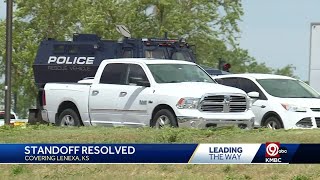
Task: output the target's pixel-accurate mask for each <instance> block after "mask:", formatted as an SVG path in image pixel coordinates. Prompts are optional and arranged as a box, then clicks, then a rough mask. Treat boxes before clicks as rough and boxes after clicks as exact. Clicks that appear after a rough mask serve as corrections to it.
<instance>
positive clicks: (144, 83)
mask: <svg viewBox="0 0 320 180" xmlns="http://www.w3.org/2000/svg"><path fill="white" fill-rule="evenodd" d="M136 84H137V86H144V87H150V82H149V81H137V82H136Z"/></svg>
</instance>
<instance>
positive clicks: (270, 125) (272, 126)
mask: <svg viewBox="0 0 320 180" xmlns="http://www.w3.org/2000/svg"><path fill="white" fill-rule="evenodd" d="M267 128H269V129H272V130H275V129H279V127H278V124H277V122H275V121H270V122H268V124H267Z"/></svg>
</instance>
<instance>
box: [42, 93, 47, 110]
mask: <svg viewBox="0 0 320 180" xmlns="http://www.w3.org/2000/svg"><path fill="white" fill-rule="evenodd" d="M46 104H47V102H46V92H45V91H44V90H43V91H42V106H45V105H46Z"/></svg>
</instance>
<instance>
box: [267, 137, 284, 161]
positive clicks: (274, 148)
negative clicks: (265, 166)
mask: <svg viewBox="0 0 320 180" xmlns="http://www.w3.org/2000/svg"><path fill="white" fill-rule="evenodd" d="M287 153H288V150H287V148H285V147H280V143H279V142H267V143H266V162H273V163H276V162H278V163H281V162H282V160H281V158H280V154H287Z"/></svg>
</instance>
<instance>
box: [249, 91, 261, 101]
mask: <svg viewBox="0 0 320 180" xmlns="http://www.w3.org/2000/svg"><path fill="white" fill-rule="evenodd" d="M248 96H249V97H250V98H252V99H258V98H259V93H258V92H255V91H253V92H249V93H248Z"/></svg>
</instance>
